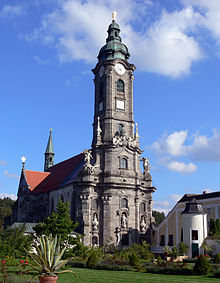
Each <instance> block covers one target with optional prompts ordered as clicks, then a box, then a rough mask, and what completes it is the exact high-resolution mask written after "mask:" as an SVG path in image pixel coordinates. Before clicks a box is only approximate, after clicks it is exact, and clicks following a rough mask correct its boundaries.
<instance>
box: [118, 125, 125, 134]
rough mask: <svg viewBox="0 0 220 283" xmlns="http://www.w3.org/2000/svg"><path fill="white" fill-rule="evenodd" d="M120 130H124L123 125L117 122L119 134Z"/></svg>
mask: <svg viewBox="0 0 220 283" xmlns="http://www.w3.org/2000/svg"><path fill="white" fill-rule="evenodd" d="M122 131H124V125H122V124H119V125H118V133H119V134H121V132H122Z"/></svg>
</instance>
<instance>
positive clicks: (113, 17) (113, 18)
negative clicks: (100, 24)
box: [112, 11, 117, 21]
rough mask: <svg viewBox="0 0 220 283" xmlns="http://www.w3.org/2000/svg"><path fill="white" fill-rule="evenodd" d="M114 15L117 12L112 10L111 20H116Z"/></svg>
mask: <svg viewBox="0 0 220 283" xmlns="http://www.w3.org/2000/svg"><path fill="white" fill-rule="evenodd" d="M116 16H117V12H116V11H114V12H113V13H112V20H113V21H116Z"/></svg>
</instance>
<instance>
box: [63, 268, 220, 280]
mask: <svg viewBox="0 0 220 283" xmlns="http://www.w3.org/2000/svg"><path fill="white" fill-rule="evenodd" d="M69 269H70V270H73V271H74V272H76V274H77V275H78V278H75V277H74V276H73V275H71V274H70V273H69V274H68V273H67V274H60V275H59V279H58V283H72V282H73V283H75V282H79V283H136V282H137V283H146V282H153V283H155V282H159V283H160V282H166V283H170V282H176V283H181V282H201V283H203V282H219V279H217V278H211V277H208V276H187V275H186V276H184V275H162V274H150V273H139V272H132V271H108V270H95V269H85V268H73V269H72V268H69Z"/></svg>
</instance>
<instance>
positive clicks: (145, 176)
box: [76, 13, 155, 246]
mask: <svg viewBox="0 0 220 283" xmlns="http://www.w3.org/2000/svg"><path fill="white" fill-rule="evenodd" d="M129 56H130V55H129V52H128V48H127V47H126V46H125V44H123V43H122V41H121V37H120V28H119V25H118V24H117V23H116V21H115V15H114V13H113V20H112V23H111V24H110V26H109V28H108V37H107V40H106V44H105V45H104V46H103V47H102V48H101V50H100V52H99V55H98V63H97V65H96V66H95V68H94V69H93V70H92V71H93V73H94V75H95V78H94V83H95V107H94V123H93V141H92V149H91V150H89V151H86V152H85V165H84V170H83V171H82V173H81V183H80V186H82V187H84V189H83V190H82V191H81V199H82V207H81V209H80V210H81V212H82V218H83V219H82V220H81V221H80V219H79V218H78V219H76V220H78V221H80V223H82V222H83V226H84V230H83V233H84V235H85V238H84V241H85V243H86V244H89V245H94V244H98V245H103V244H105V243H107V242H108V241H109V239H113V242H114V243H116V244H117V245H119V246H127V245H130V244H132V243H134V242H139V241H140V240H141V239H145V240H147V241H150V228H151V224H152V222H153V218H152V192H154V191H155V188H154V187H152V178H151V175H150V173H149V171H150V164H149V160H148V159H147V158H143V159H142V161H143V163H144V173H142V172H141V169H140V155H141V153H142V150H141V149H140V147H139V134H138V127H137V124H136V125H135V123H134V117H133V116H134V115H133V80H134V77H133V72H134V70H135V66H134V65H133V64H130V63H129V62H128V58H129ZM85 182H87V185H89V186H88V187H87V188H86V189H85ZM77 191H79V190H77ZM76 205H77V204H76ZM78 216H79V214H78Z"/></svg>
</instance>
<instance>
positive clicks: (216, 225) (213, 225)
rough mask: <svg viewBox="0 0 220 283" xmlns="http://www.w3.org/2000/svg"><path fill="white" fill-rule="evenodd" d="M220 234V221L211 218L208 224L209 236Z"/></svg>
mask: <svg viewBox="0 0 220 283" xmlns="http://www.w3.org/2000/svg"><path fill="white" fill-rule="evenodd" d="M219 234H220V222H219V219H218V218H217V219H216V220H215V219H213V218H211V219H210V225H209V236H213V235H219Z"/></svg>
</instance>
